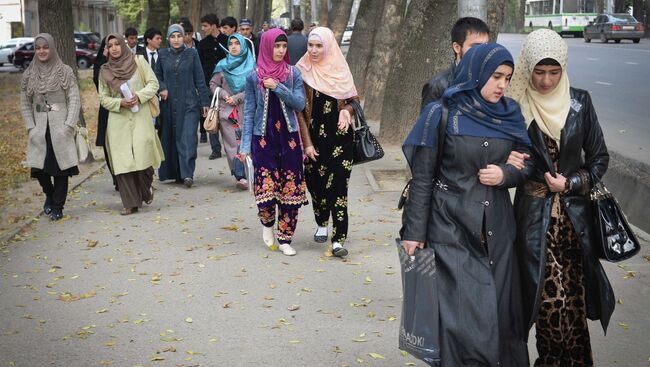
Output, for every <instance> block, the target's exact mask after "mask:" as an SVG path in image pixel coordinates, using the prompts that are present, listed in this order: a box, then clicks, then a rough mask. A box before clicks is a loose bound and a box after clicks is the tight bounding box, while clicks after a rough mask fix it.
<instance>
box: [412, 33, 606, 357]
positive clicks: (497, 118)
mask: <svg viewBox="0 0 650 367" xmlns="http://www.w3.org/2000/svg"><path fill="white" fill-rule="evenodd" d="M566 68H567V45H566V43H565V42H564V40H563V39H562V38H561V37H560V36H559V35H558V34H557V33H555V32H554V31H551V30H538V31H535V32H532V33H531V34H530V35H528V37H527V39H526V41H525V43H524V46H523V49H522V52H521V55H520V57H519V60H518V61H517V63H516V64H515V62H514V60H513V58H512V56H511V55H510V53H509V52H508V51H507V50H506V49H505V48H504V47H503V46H501V45H498V44H483V45H477V46H473V47H472V48H471V49H470V50H469V51H468V52H467V53H466V54H465V56H464V57H463V58H462V60H461V61H460V63H459V64H458V66H457V68H456V72H455V79H454V82H453V83H452V86H450V87H449V88H447V89H446V90H445V93H444V95H443V97H442V99H441V100H440V101H436V102H432V103H430V104H429V105H427V106H426V107H425V108H424V109H423V111H422V112H421V115H420V117H419V119H418V121H417V123H416V124H415V126H414V128H413V130H412V131H411V133H410V134H409V136H408V138H407V139H406V141H405V143H404V152H405V155H406V157H407V160H408V162H409V165H410V167H411V172H412V175H413V180H412V183H411V185H410V191H409V198H408V202H407V205H406V206H405V209H404V213H403V228H402V240H403V242H402V243H403V246H404V247H405V249H406V250H407V252H408V253H409V254H411V255H413V254H416V250H417V249H418V248H423V247H424V246H428V247H430V248H433V249H434V251H435V255H436V271H437V280H436V282H437V283H436V286H437V292H438V295H439V297H438V302H439V310H440V311H439V312H440V314H439V315H434V316H433V317H438V319H439V325H440V327H439V337H440V356H441V365H442V366H527V365H529V360H528V351H527V346H526V342H527V339H528V331H529V329H530V328H531V327H532V325H533V324H534V325H535V327H536V339H537V351H538V354H539V357H538V358H537V360H536V361H535V366H592V365H593V359H592V352H591V347H590V341H589V331H588V327H587V319H592V320H600V321H601V324H602V326H603V329H606V328H607V325H608V322H609V319H610V316H611V314H612V312H613V309H614V296H613V292H612V288H611V286H610V284H609V281H608V280H607V277H606V275H605V273H604V271H603V268H602V266H601V264H600V262H599V260H598V259H597V257H596V255H595V253H594V248H593V247H592V246H595V238H594V236H595V233H594V232H593V230H594V228H593V226H592V225H591V224H590V223H592V220H593V218H592V215H593V214H592V212H591V211H590V202H589V200H590V198H589V190H590V188H591V185H592V184H594V183H595V182H597V181H599V180H600V179H601V178H602V176H603V175H604V174H605V171H606V169H607V163H608V153H607V148H606V146H605V142H604V139H603V134H602V131H601V129H600V126H599V124H598V119H597V117H596V113H595V112H594V107H593V105H592V103H591V99H590V97H589V94H588V93H587V92H586V91H584V90H580V89H576V88H573V87H571V86H570V84H569V79H568V75H567V70H566ZM509 84H511V85H510V87H508V85H509ZM506 95H508V96H509V97H506ZM445 123H446V125H445ZM438 134H445V135H444V136H441V137H439V136H438ZM439 138H440V140H439ZM439 142H443V143H442V146H439V144H440V143H439ZM511 152H514V153H512V154H513V158H512V160H509V155H510V154H511ZM439 153H440V156H438V155H439ZM513 187H517V193H516V198H515V201H514V207H513V204H512V202H511V199H510V195H509V192H508V189H509V188H513Z"/></svg>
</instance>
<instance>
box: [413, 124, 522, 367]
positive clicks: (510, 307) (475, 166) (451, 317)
mask: <svg viewBox="0 0 650 367" xmlns="http://www.w3.org/2000/svg"><path fill="white" fill-rule="evenodd" d="M452 121H453V119H452V116H451V115H450V116H449V124H450V126H451V125H452V124H453V122H452ZM512 150H518V151H522V152H527V151H528V150H527V149H525V148H523V147H518V146H515V145H514V143H512V142H511V141H508V140H504V139H497V138H481V137H473V136H450V135H447V137H446V139H445V147H444V152H443V156H442V160H441V168H440V174H439V177H438V179H435V180H434V175H435V162H436V155H437V151H436V150H435V149H434V148H429V147H418V148H416V151H415V155H414V157H413V166H412V173H413V180H412V181H411V186H410V191H409V198H408V201H407V203H406V206H405V208H404V213H403V217H402V220H403V228H402V239H403V240H411V241H419V242H425V243H426V244H427V246H429V247H431V248H433V249H434V250H435V251H436V272H437V287H438V288H437V289H438V294H439V308H440V315H439V320H440V329H439V333H440V351H441V360H442V364H441V365H442V366H443V367H447V366H453V367H456V366H494V367H496V366H501V367H519V366H527V365H528V352H527V349H526V338H527V335H526V333H525V332H524V328H523V320H522V315H521V307H522V306H521V292H520V285H519V270H518V269H517V261H516V259H515V249H514V241H515V235H516V231H515V217H514V210H513V207H512V203H511V200H510V194H509V192H508V188H510V187H515V186H517V185H519V184H520V183H522V182H524V181H525V180H526V178H527V175H528V174H529V172H530V171H531V169H532V163H531V162H528V164H529V166H528V167H527V168H525V169H524V170H522V171H519V170H517V169H515V168H514V167H513V166H510V165H506V164H505V162H506V160H507V158H508V155H509V154H510V151H512ZM488 164H496V165H499V166H500V167H501V168H502V169H503V171H504V181H503V182H502V184H501V185H500V186H485V185H482V184H481V183H480V182H479V181H478V171H479V169H481V168H485V167H486V165H488ZM433 317H435V316H433Z"/></svg>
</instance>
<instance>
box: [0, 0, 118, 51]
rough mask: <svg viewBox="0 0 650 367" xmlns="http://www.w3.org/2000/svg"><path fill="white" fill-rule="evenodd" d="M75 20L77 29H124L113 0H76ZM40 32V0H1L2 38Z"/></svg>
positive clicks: (73, 16) (104, 32) (26, 35)
mask: <svg viewBox="0 0 650 367" xmlns="http://www.w3.org/2000/svg"><path fill="white" fill-rule="evenodd" d="M72 21H73V24H74V30H75V31H90V32H97V33H99V34H100V35H101V36H102V37H103V36H105V35H107V34H109V33H111V32H122V31H123V30H124V22H123V20H122V18H121V17H120V16H119V15H118V14H117V10H116V9H115V7H114V6H113V4H112V3H111V0H72ZM38 33H39V29H38V0H0V41H4V40H7V39H9V38H14V37H33V36H35V35H37V34H38Z"/></svg>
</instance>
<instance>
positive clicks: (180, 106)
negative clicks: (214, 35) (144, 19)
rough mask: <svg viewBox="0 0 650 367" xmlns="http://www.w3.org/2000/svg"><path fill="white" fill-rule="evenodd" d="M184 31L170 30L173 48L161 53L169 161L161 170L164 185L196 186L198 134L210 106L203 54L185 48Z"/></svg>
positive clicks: (158, 64) (164, 132)
mask: <svg viewBox="0 0 650 367" xmlns="http://www.w3.org/2000/svg"><path fill="white" fill-rule="evenodd" d="M183 35H184V31H183V27H181V26H180V25H178V24H172V25H171V26H169V29H168V30H167V40H168V43H169V48H166V49H163V50H160V51H159V52H158V62H156V70H155V72H156V77H157V78H158V82H159V83H160V97H161V98H162V103H161V106H160V111H161V119H162V131H161V143H162V146H163V151H164V152H165V161H164V162H163V163H162V165H161V166H160V170H159V171H158V176H159V177H160V181H165V180H176V182H179V183H180V182H182V183H184V184H185V186H187V187H188V188H189V187H192V185H193V184H194V168H195V167H196V147H197V145H198V143H199V142H198V136H197V131H198V129H199V117H200V114H203V115H205V114H206V113H207V110H208V107H209V106H210V93H209V92H208V88H207V87H206V85H205V79H204V77H203V69H202V68H201V61H200V60H199V54H198V53H197V52H196V50H195V49H193V48H186V47H185V45H184V44H183Z"/></svg>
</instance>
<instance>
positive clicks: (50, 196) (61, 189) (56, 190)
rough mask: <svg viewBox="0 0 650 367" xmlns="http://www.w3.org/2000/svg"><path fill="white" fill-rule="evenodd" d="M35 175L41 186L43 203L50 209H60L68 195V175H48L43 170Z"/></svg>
mask: <svg viewBox="0 0 650 367" xmlns="http://www.w3.org/2000/svg"><path fill="white" fill-rule="evenodd" d="M35 176H36V179H37V180H38V183H39V184H41V187H42V188H43V193H44V194H45V205H47V206H49V207H50V208H52V210H61V211H62V210H63V206H64V205H65V200H66V198H67V196H68V176H50V175H48V174H47V173H45V172H39V173H37V174H35ZM53 181H54V182H53Z"/></svg>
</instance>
